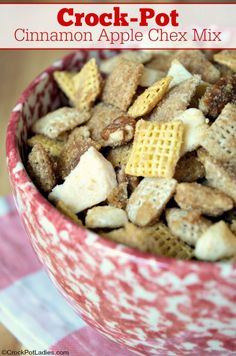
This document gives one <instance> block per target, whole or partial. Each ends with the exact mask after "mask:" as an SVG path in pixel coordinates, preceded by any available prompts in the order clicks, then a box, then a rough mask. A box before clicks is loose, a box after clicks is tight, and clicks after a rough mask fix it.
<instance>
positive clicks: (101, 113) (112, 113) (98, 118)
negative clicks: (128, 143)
mask: <svg viewBox="0 0 236 356" xmlns="http://www.w3.org/2000/svg"><path fill="white" fill-rule="evenodd" d="M91 113H92V116H91V119H90V120H89V122H88V124H87V126H88V128H89V130H90V132H91V138H92V139H93V140H94V141H99V142H101V143H102V144H103V142H102V141H103V140H102V137H101V134H102V131H103V130H104V128H105V127H107V126H108V125H110V124H111V123H112V122H113V121H114V120H115V119H117V118H119V117H121V116H123V115H125V113H124V112H123V111H121V110H120V109H118V108H116V107H115V106H113V105H108V104H104V103H99V104H97V105H95V106H94V107H93V108H92V111H91Z"/></svg>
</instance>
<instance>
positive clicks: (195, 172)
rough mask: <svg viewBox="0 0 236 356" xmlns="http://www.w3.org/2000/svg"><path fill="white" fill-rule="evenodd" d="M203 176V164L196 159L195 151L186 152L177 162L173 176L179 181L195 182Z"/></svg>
mask: <svg viewBox="0 0 236 356" xmlns="http://www.w3.org/2000/svg"><path fill="white" fill-rule="evenodd" d="M204 176H205V169H204V166H203V164H202V163H201V162H200V161H199V160H198V158H197V155H196V152H188V153H186V154H185V155H184V156H183V157H182V158H180V160H179V161H178V163H177V166H176V168H175V175H174V178H175V179H176V180H177V181H178V182H179V183H180V182H189V183H191V182H195V181H196V180H198V179H200V178H203V177H204Z"/></svg>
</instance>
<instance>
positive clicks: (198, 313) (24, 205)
mask: <svg viewBox="0 0 236 356" xmlns="http://www.w3.org/2000/svg"><path fill="white" fill-rule="evenodd" d="M111 55H113V53H112V51H108V50H106V51H105V50H104V51H77V52H75V53H72V54H70V55H69V56H67V57H65V58H64V59H62V60H60V61H58V62H56V63H54V64H53V65H52V66H51V67H49V68H48V69H46V70H45V71H44V72H43V73H42V74H41V75H39V76H38V77H37V78H36V79H34V80H33V82H32V83H31V84H30V85H29V86H28V88H27V89H26V90H25V91H24V92H23V94H22V95H21V97H20V99H19V100H18V102H17V105H16V106H15V108H14V109H13V111H12V113H11V118H10V122H9V126H8V130H7V162H8V169H9V174H10V180H11V185H12V191H13V195H14V197H15V201H16V204H17V209H18V211H19V215H20V217H21V219H22V221H23V224H24V226H25V229H26V231H27V233H28V236H29V238H30V241H31V243H32V245H33V248H34V250H35V251H36V253H37V255H38V257H39V259H40V260H41V262H42V264H43V265H44V266H45V267H46V269H47V271H48V273H49V275H50V277H51V279H52V280H53V282H54V283H55V284H56V286H57V287H58V288H59V290H60V291H61V293H62V294H63V295H64V296H65V298H66V299H67V300H68V301H69V303H70V305H71V306H72V307H73V308H74V309H75V310H76V311H77V312H78V313H79V314H80V315H81V316H82V318H83V319H84V320H85V321H86V322H87V323H88V324H89V325H90V326H92V327H94V328H96V329H97V330H98V331H99V332H101V333H102V334H103V335H105V336H107V337H108V338H109V339H111V340H113V341H115V342H117V343H120V344H122V345H126V346H127V347H128V349H130V350H133V351H136V352H139V353H141V354H144V355H173V354H178V355H180V354H181V355H183V354H191V355H193V354H194V355H195V354H204V355H222V354H224V355H227V354H232V352H233V351H235V350H236V337H235V336H236V265H235V264H228V263H205V262H198V261H180V260H175V259H169V258H164V257H157V256H152V255H150V254H146V253H141V252H139V251H136V250H133V249H130V248H128V247H125V246H121V245H119V244H115V243H114V242H111V241H107V240H105V239H104V238H102V237H101V236H98V235H96V234H95V233H93V232H91V231H89V230H86V229H84V228H81V227H79V226H77V225H75V224H74V223H73V222H71V221H70V220H68V219H67V218H66V217H65V216H63V215H62V214H60V213H59V212H58V211H57V210H56V209H55V208H54V207H53V206H52V205H51V204H50V203H49V202H48V201H47V200H46V199H45V198H44V197H43V195H41V194H40V192H39V191H38V190H37V188H36V187H35V185H34V184H33V182H32V181H31V179H30V178H29V176H28V175H27V172H26V170H25V160H26V157H27V147H26V140H27V136H28V133H29V131H30V127H31V125H32V124H33V123H34V121H35V120H37V119H38V118H39V117H40V116H42V115H44V114H46V113H47V112H49V111H52V110H55V109H56V108H58V107H59V106H60V105H63V104H64V103H65V98H64V97H63V95H62V94H61V93H60V91H59V89H58V88H57V86H56V84H55V82H54V81H53V77H52V73H53V71H55V70H78V69H79V68H81V66H82V65H83V64H84V63H85V62H86V61H87V60H88V58H90V57H94V56H95V57H96V58H97V60H98V61H100V60H101V59H104V58H108V57H110V56H111ZM45 293H46V291H45Z"/></svg>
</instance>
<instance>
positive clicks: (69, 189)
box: [49, 147, 117, 213]
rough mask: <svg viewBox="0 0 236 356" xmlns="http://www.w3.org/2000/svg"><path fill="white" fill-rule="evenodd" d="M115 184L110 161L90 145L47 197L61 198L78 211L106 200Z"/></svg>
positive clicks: (75, 211) (52, 198)
mask: <svg viewBox="0 0 236 356" xmlns="http://www.w3.org/2000/svg"><path fill="white" fill-rule="evenodd" d="M116 186H117V181H116V174H115V171H114V169H113V167H112V165H111V163H110V162H108V161H107V160H106V159H105V158H104V157H103V155H102V154H101V153H99V152H98V151H97V150H96V149H95V148H94V147H90V148H89V149H88V151H86V152H85V153H84V154H83V155H82V156H81V157H80V161H79V163H78V164H77V166H76V167H75V168H74V169H73V170H72V171H71V172H70V174H69V175H68V176H67V177H66V179H65V182H64V183H63V184H61V185H57V186H56V187H55V188H54V189H53V190H52V192H51V193H50V194H49V199H50V200H52V201H58V200H62V201H63V202H64V203H65V204H66V205H67V206H68V207H69V208H70V209H71V210H72V211H73V212H74V213H79V212H80V211H83V210H85V209H87V208H90V207H91V206H94V205H96V204H99V203H101V202H103V201H104V200H106V199H107V197H108V195H109V194H110V193H111V191H112V190H113V189H114V188H115V187H116Z"/></svg>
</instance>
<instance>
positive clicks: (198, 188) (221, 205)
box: [174, 183, 233, 216]
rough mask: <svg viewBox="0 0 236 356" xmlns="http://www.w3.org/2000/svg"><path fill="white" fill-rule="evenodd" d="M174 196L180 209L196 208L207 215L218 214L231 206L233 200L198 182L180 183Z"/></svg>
mask: <svg viewBox="0 0 236 356" xmlns="http://www.w3.org/2000/svg"><path fill="white" fill-rule="evenodd" d="M174 198H175V201H176V203H177V204H178V205H179V206H180V207H181V209H184V210H198V211H199V212H200V213H201V214H206V215H209V216H219V215H221V214H223V212H224V211H227V210H230V209H232V208H233V201H232V199H231V198H229V197H228V196H227V195H226V194H224V193H222V192H221V191H219V190H217V189H214V188H211V187H206V186H204V185H201V184H198V183H180V184H179V185H178V186H177V189H176V195H175V197H174Z"/></svg>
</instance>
